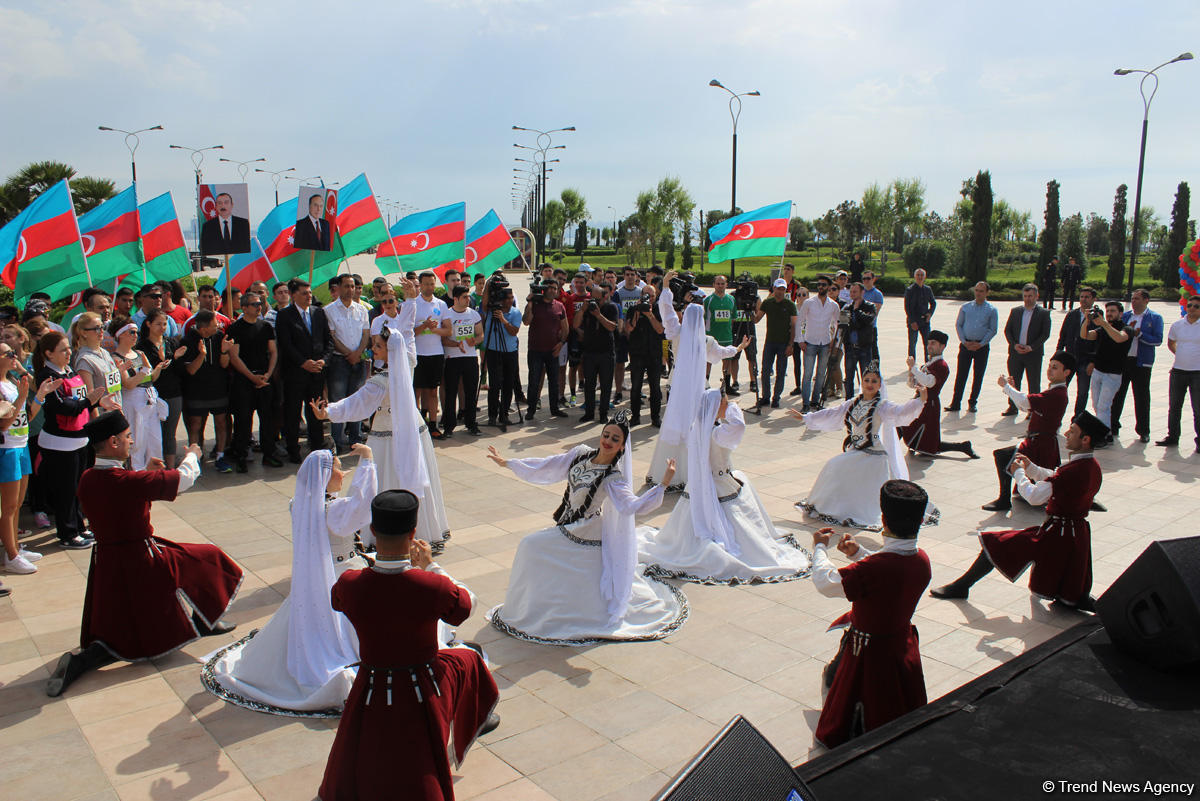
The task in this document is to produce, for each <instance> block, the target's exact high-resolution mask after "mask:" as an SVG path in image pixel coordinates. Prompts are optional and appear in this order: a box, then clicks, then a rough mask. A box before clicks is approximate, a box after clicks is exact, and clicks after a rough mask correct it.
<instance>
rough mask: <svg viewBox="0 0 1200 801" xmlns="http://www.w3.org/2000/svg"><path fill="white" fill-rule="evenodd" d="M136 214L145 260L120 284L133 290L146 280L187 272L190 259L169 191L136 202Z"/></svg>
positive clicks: (178, 275)
mask: <svg viewBox="0 0 1200 801" xmlns="http://www.w3.org/2000/svg"><path fill="white" fill-rule="evenodd" d="M138 218H139V221H140V223H141V227H142V255H143V256H144V257H145V259H146V264H145V268H144V270H140V271H139V270H135V271H134V272H131V273H130V274H129V275H128V276H126V277H125V278H123V279H122V280H121V286H128V287H129V288H130V289H134V290H136V289H139V288H140V287H141V286H142V285H143V284H144V283H146V282H148V281H173V280H174V279H176V278H183V277H184V276H185V275H187V274H189V273H190V272H191V271H192V262H191V259H190V258H189V257H188V252H187V246H186V245H185V244H184V242H183V229H182V228H180V226H179V215H178V214H176V213H175V201H174V199H173V198H172V197H171V193H170V192H164V193H163V194H161V195H159V196H158V197H156V198H151V199H150V200H147V201H146V202H145V203H142V204H141V205H139V206H138Z"/></svg>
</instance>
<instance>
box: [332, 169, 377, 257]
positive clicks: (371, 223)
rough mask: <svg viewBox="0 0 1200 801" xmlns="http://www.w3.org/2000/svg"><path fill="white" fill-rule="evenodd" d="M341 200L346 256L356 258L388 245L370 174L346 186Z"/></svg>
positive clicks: (340, 224) (340, 222)
mask: <svg viewBox="0 0 1200 801" xmlns="http://www.w3.org/2000/svg"><path fill="white" fill-rule="evenodd" d="M339 198H340V202H341V208H340V209H338V213H337V236H338V239H340V240H341V248H342V250H343V251H345V253H346V256H354V255H356V254H358V253H362V252H363V251H364V250H367V249H369V248H373V247H375V246H376V245H378V244H380V243H381V242H386V241H387V238H388V230H387V224H386V223H385V222H384V221H383V215H382V214H380V213H379V203H378V202H377V201H376V200H375V193H374V192H373V191H371V182H370V181H368V180H367V174H366V173H359V175H358V177H356V178H354V179H353V180H352V181H350V183H348V184H346V185H345V186H343V187H342V189H341V192H340V193H339Z"/></svg>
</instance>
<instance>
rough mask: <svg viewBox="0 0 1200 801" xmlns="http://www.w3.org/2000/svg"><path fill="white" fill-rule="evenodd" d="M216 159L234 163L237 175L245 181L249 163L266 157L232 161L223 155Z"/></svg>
mask: <svg viewBox="0 0 1200 801" xmlns="http://www.w3.org/2000/svg"><path fill="white" fill-rule="evenodd" d="M217 161H224V162H226V163H228V164H233V165H235V166H236V167H237V171H238V175H240V176H242V183H246V173H248V172H250V165H251V164H258V163H259V162H262V161H266V159H265V158H258V159H250V160H249V161H234V160H233V159H227V158H225V157H224V156H222V157H221V158H219V159H217ZM292 169H295V168H294V167H293V168H292ZM276 205H279V204H276Z"/></svg>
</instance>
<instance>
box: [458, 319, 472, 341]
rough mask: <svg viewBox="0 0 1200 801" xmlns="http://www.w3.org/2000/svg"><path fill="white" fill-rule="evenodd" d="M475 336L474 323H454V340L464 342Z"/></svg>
mask: <svg viewBox="0 0 1200 801" xmlns="http://www.w3.org/2000/svg"><path fill="white" fill-rule="evenodd" d="M474 338H475V323H455V324H454V341H455V342H466V341H468V340H471V339H474Z"/></svg>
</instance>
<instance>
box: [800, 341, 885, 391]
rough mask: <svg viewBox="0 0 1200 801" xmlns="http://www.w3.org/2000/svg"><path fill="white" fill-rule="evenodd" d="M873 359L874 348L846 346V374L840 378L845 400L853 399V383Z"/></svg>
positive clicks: (871, 346)
mask: <svg viewBox="0 0 1200 801" xmlns="http://www.w3.org/2000/svg"><path fill="white" fill-rule="evenodd" d="M795 355H796V352H795V351H792V357H793V358H795ZM873 358H875V346H874V345H867V346H866V347H862V348H860V347H858V346H857V345H847V346H846V356H845V362H846V366H845V370H846V374H845V376H843V377H842V382H843V383H844V384H845V386H846V392H845V396H846V397H847V398H852V397H854V381H855V379H856V378H857V377H858V375H859V374H861V373H862V371H863V370H866V369H867V365H869V364H870V363H871V360H872V359H873Z"/></svg>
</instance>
